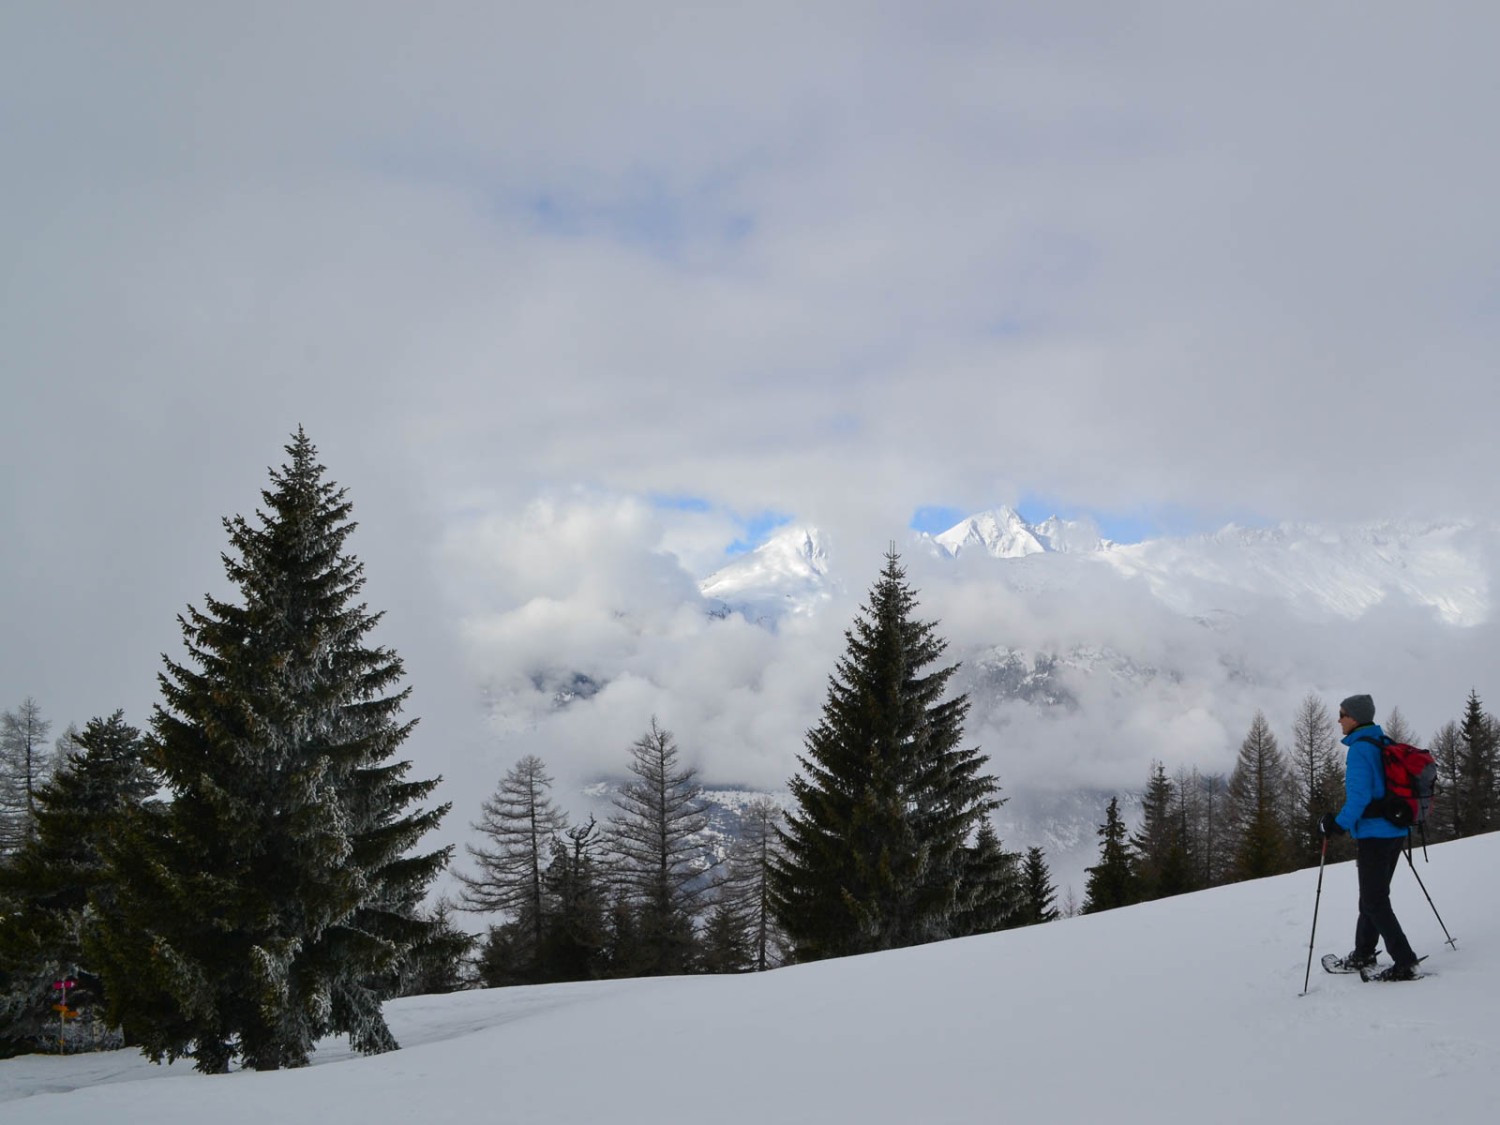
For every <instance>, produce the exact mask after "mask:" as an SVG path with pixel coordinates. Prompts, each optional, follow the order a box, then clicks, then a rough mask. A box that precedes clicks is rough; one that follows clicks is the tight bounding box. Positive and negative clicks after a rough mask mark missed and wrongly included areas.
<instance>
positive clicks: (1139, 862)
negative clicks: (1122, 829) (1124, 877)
mask: <svg viewBox="0 0 1500 1125" xmlns="http://www.w3.org/2000/svg"><path fill="white" fill-rule="evenodd" d="M1177 809H1178V801H1177V792H1176V786H1175V785H1174V784H1173V782H1172V779H1171V778H1169V777H1167V768H1166V766H1165V765H1163V764H1162V763H1161V762H1152V763H1151V776H1150V778H1149V780H1148V781H1147V783H1146V792H1145V793H1144V794H1143V795H1142V799H1141V827H1140V830H1139V831H1138V832H1137V833H1136V834H1135V835H1134V836H1133V837H1131V841H1130V843H1131V856H1132V860H1133V863H1134V870H1135V875H1136V894H1137V895H1138V896H1139V897H1140V899H1141V901H1149V900H1150V899H1155V898H1167V897H1170V896H1171V895H1180V894H1183V893H1184V892H1186V891H1190V890H1192V889H1193V888H1194V885H1195V882H1196V880H1195V879H1194V878H1193V871H1192V863H1191V859H1190V846H1189V843H1188V836H1187V832H1186V826H1185V824H1184V823H1183V820H1182V818H1181V817H1180V816H1178V815H1176V814H1177Z"/></svg>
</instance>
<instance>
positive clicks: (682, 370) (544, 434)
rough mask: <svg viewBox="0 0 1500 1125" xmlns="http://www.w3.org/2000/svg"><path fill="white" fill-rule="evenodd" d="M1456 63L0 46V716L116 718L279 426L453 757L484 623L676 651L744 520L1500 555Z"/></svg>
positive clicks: (822, 26)
mask: <svg viewBox="0 0 1500 1125" xmlns="http://www.w3.org/2000/svg"><path fill="white" fill-rule="evenodd" d="M1497 42H1500V8H1497V7H1496V6H1494V5H1492V4H1484V3H1478V2H1468V3H1441V2H1439V3H1429V4H1424V5H1422V6H1421V7H1420V10H1418V9H1417V8H1416V7H1414V6H1412V5H1410V4H1407V3H1383V2H1382V3H1377V2H1371V3H1362V4H1345V3H1340V4H1331V3H1316V2H1307V0H1299V2H1297V3H1279V4H1201V3H1187V2H1182V3H1172V4H1158V3H1119V2H1116V0H1109V2H1098V3H1079V4H1048V5H1040V4H1029V3H1028V4H1009V3H993V2H991V3H974V4H952V3H942V2H927V3H922V4H916V3H905V4H897V3H818V2H813V3H809V2H807V0H799V2H797V3H779V2H774V0H769V2H762V3H756V4H716V3H706V4H705V3H695V4H678V3H670V4H669V3H660V2H658V3H652V2H645V3H632V4H626V3H551V4H540V3H537V4H529V3H527V4H523V3H505V2H496V3H464V4H456V3H441V2H431V0H429V2H427V3H423V4H420V5H419V4H411V3H400V4H394V3H375V2H359V3H348V4H328V3H315V2H306V0H299V2H298V3H296V4H291V3H285V4H283V3H263V4H244V3H236V4H228V3H205V2H203V0H193V2H191V3H187V2H184V3H148V2H138V3H131V4H116V3H104V2H100V3H95V4H71V3H63V2H59V0H45V2H42V0H35V2H32V0H13V2H11V3H7V4H5V5H4V6H3V8H0V161H3V166H4V175H3V176H0V342H3V350H0V394H3V397H0V402H3V413H4V420H5V438H4V440H3V442H0V481H3V488H0V520H3V525H4V527H5V529H6V534H5V536H4V539H5V547H4V548H3V550H0V633H3V642H0V643H3V651H0V696H3V700H4V702H5V704H6V705H7V706H13V705H14V703H15V702H18V701H19V700H20V698H22V697H23V696H26V695H31V696H34V697H36V698H37V700H38V702H39V703H40V704H41V705H42V707H43V710H44V711H45V712H46V713H47V714H48V715H49V716H51V717H52V718H53V719H54V720H55V721H56V722H57V724H58V727H59V729H60V728H61V726H62V725H65V724H66V723H67V722H70V721H77V722H82V721H84V720H86V719H87V718H88V717H89V716H91V715H94V714H101V713H108V712H109V711H111V710H113V709H114V708H115V707H124V708H126V710H127V714H128V717H130V718H131V719H132V720H133V721H135V722H137V723H139V724H142V725H144V724H145V722H146V720H147V718H148V715H149V707H150V703H151V702H152V700H153V698H154V692H155V679H154V677H155V674H156V671H157V669H158V667H159V655H160V654H161V653H163V652H169V653H171V654H172V655H174V656H177V655H179V654H180V642H179V639H178V635H177V631H176V625H175V615H176V614H177V613H179V612H181V611H182V610H183V608H184V607H185V606H186V605H187V604H189V603H190V602H191V603H194V604H201V599H202V596H203V594H204V592H205V591H208V590H215V589H218V588H219V584H220V583H221V581H222V572H221V569H220V565H219V558H218V555H219V551H220V550H221V549H223V547H224V545H225V540H224V535H223V531H222V529H221V527H220V525H219V520H220V519H221V518H222V517H224V516H227V515H232V514H234V513H237V512H243V513H248V512H249V511H250V510H251V509H252V508H253V507H254V505H255V504H256V503H257V500H258V490H259V489H260V488H261V487H262V486H263V485H264V483H265V470H266V468H267V466H270V465H273V464H279V463H280V461H281V459H282V456H283V454H282V446H283V445H284V444H285V442H286V440H287V438H288V435H289V434H290V433H291V431H292V430H294V429H295V427H296V426H298V425H299V424H301V425H304V426H305V427H306V428H307V431H308V433H309V436H310V437H311V438H312V439H313V441H314V442H315V443H316V444H317V446H318V447H319V450H320V452H321V454H322V458H323V461H324V462H325V464H327V465H328V467H329V471H330V475H331V476H332V477H333V478H334V479H335V480H337V481H339V482H340V483H341V484H343V485H345V486H347V487H348V488H349V490H350V493H351V497H352V499H353V501H354V503H355V507H356V516H357V518H358V519H359V520H360V521H361V528H360V531H359V532H358V533H357V535H356V537H355V538H354V539H353V540H352V541H351V544H350V546H351V548H352V549H353V550H354V552H355V553H356V554H357V555H359V557H360V558H361V559H363V560H364V561H365V563H366V566H367V570H368V574H369V586H368V589H367V593H368V596H369V600H370V603H371V605H372V607H374V608H380V609H385V610H387V611H388V616H387V620H386V624H385V626H384V628H385V630H387V632H386V635H385V636H384V637H383V638H382V639H384V640H386V641H387V642H388V643H392V644H394V645H395V646H396V647H397V648H398V650H399V651H401V652H402V654H403V655H404V656H406V658H407V664H408V670H409V672H410V674H411V680H412V683H413V685H414V687H415V688H416V695H415V697H414V705H415V707H416V709H417V710H418V711H419V712H420V713H422V714H423V715H424V716H426V717H427V722H428V724H429V725H428V729H429V730H430V731H433V732H434V734H432V735H429V738H430V739H431V738H435V737H438V735H437V732H444V733H443V734H442V737H443V738H451V739H453V740H455V741H456V742H462V741H463V739H464V738H466V737H468V736H467V735H465V734H462V733H459V732H460V731H461V730H462V729H466V728H465V727H464V724H462V723H458V722H456V721H454V722H452V723H447V722H446V721H445V720H446V717H449V716H453V715H455V714H457V713H459V711H461V710H462V709H463V708H465V707H468V706H471V705H472V695H473V690H472V684H473V682H474V679H475V668H474V666H473V661H474V656H473V654H474V652H475V651H476V643H477V644H478V646H479V647H480V648H482V647H483V641H482V639H481V640H480V641H478V642H476V625H475V618H476V613H475V607H476V605H478V606H481V607H488V608H489V609H492V610H493V611H494V612H496V613H501V614H503V613H505V612H506V611H508V610H514V609H516V608H517V607H524V606H535V605H543V604H546V599H547V598H552V599H553V600H554V601H557V602H566V601H567V600H568V599H569V598H573V597H575V596H577V595H578V594H579V592H580V591H581V590H582V591H586V592H587V593H588V596H589V597H590V598H591V599H592V602H591V604H599V605H603V604H606V603H608V601H609V597H608V596H606V595H610V596H613V594H614V593H618V595H619V596H620V597H626V598H634V599H641V598H645V599H648V600H649V599H650V598H652V597H655V596H657V595H653V594H650V593H642V592H641V587H640V582H637V581H636V579H640V580H641V581H647V580H649V581H654V582H657V583H658V585H657V586H656V587H654V588H655V589H657V591H658V594H659V595H660V596H661V597H663V598H666V599H667V601H666V602H664V603H663V604H670V603H671V598H672V597H675V596H677V595H672V594H670V590H671V589H674V588H677V589H678V591H679V594H680V593H681V588H682V587H684V584H685V583H686V584H688V586H689V587H690V583H691V579H693V578H696V577H701V576H702V575H704V574H706V573H707V572H709V571H711V570H712V569H713V568H714V566H715V565H716V564H717V563H718V562H720V561H722V559H723V557H724V553H725V551H726V550H727V549H728V548H729V547H730V545H731V544H734V543H741V544H744V543H746V542H753V541H754V539H755V537H756V536H757V534H760V533H763V531H764V529H765V527H766V526H767V525H768V524H770V523H772V522H774V521H775V520H776V519H779V518H783V517H786V518H793V519H797V520H800V521H807V522H810V523H814V524H817V525H819V526H822V527H824V528H826V529H828V530H829V531H830V532H831V533H832V534H833V535H834V536H835V541H836V542H839V543H842V544H843V545H844V548H845V550H846V552H847V555H846V557H848V558H864V557H865V555H866V554H869V553H871V552H878V549H879V547H880V546H881V545H883V544H884V543H885V542H886V541H888V540H889V539H890V538H892V537H893V536H894V535H896V534H899V533H901V532H902V531H903V530H904V529H905V528H906V527H908V525H909V524H910V523H911V522H912V520H913V518H914V517H915V516H916V514H917V513H918V512H919V511H920V510H922V509H926V508H939V509H947V510H951V511H954V512H968V511H974V510H979V509H982V508H986V507H989V506H992V505H994V504H996V503H1020V504H1023V505H1026V506H1027V507H1028V510H1031V511H1033V512H1034V513H1040V514H1045V511H1044V510H1043V509H1049V508H1057V509H1059V510H1062V511H1064V512H1068V513H1092V514H1093V515H1094V516H1096V517H1097V518H1098V519H1099V520H1100V521H1101V522H1102V523H1103V525H1104V526H1105V528H1106V530H1111V529H1114V530H1116V532H1117V533H1119V534H1126V535H1129V534H1149V533H1151V532H1153V531H1159V530H1184V529H1202V528H1211V527H1214V526H1217V525H1219V524H1221V523H1223V522H1225V521H1227V520H1230V519H1237V520H1241V521H1246V520H1248V521H1267V522H1274V521H1279V520H1284V519H1314V520H1333V519H1348V520H1361V519H1369V518H1377V517H1386V516H1404V515H1409V514H1413V513H1421V514H1424V515H1425V514H1443V515H1455V516H1462V517H1469V518H1475V519H1479V520H1485V521H1491V520H1494V519H1495V518H1496V517H1497V516H1500V495H1497V493H1496V490H1495V486H1494V480H1495V467H1494V458H1495V448H1494V441H1493V428H1494V425H1495V419H1496V417H1497V416H1500V380H1497V379H1496V377H1495V375H1496V372H1497V370H1500V364H1497V359H1500V268H1497V262H1500V253H1497V252H1500V245H1497V244H1500V220H1497V218H1496V205H1495V200H1496V199H1497V198H1500V182H1497V178H1500V177H1497V171H1500V146H1497V145H1496V144H1495V143H1494V140H1495V122H1496V121H1497V120H1500V77H1497V75H1500V71H1497V69H1496V66H1495V63H1494V47H1495V44H1496V43H1497ZM504 529H511V530H513V531H514V532H515V533H516V534H518V535H523V536H524V535H525V534H526V533H527V532H528V531H530V532H537V531H538V529H541V530H542V531H544V532H545V534H540V535H537V536H535V537H533V538H529V539H523V540H522V541H521V542H519V543H511V544H508V545H507V544H504V543H498V544H497V543H496V542H494V539H495V537H496V536H497V535H498V534H500V532H502V531H504ZM528 544H529V546H528ZM663 551H667V552H671V555H670V556H664V555H663V554H662V552H663ZM862 552H863V553H862ZM560 555H561V556H562V557H563V559H564V561H562V562H559V557H560ZM668 557H670V558H672V559H673V560H674V565H665V564H664V563H663V562H662V560H663V559H664V558H668ZM496 560H498V561H496ZM877 561H878V560H875V559H873V558H872V559H871V561H870V565H869V566H867V567H865V568H864V570H860V569H859V568H858V567H857V566H856V567H854V568H853V571H854V573H855V575H856V584H857V585H858V586H859V587H861V588H862V587H863V586H864V585H865V583H866V580H867V577H868V576H869V575H872V574H873V572H874V570H875V569H876V565H877ZM491 562H496V566H497V568H498V569H497V570H496V572H495V573H494V574H492V573H491V572H490V571H489V570H488V569H487V564H489V563H491ZM560 573H562V574H567V575H576V576H577V577H576V579H562V578H559V577H558V575H559V574H560ZM648 584H649V583H648ZM662 590H667V591H668V593H661V591H662ZM548 591H550V593H549V592H548ZM684 596H686V595H684ZM538 599H540V600H538ZM490 603H496V604H490ZM478 616H480V617H483V614H479V615H478ZM533 616H535V615H533ZM528 620H531V618H528ZM515 627H518V626H517V619H515V617H514V615H512V617H511V618H510V624H509V625H508V626H507V628H515ZM840 627H841V626H840ZM535 628H536V630H537V632H538V633H539V634H540V635H541V636H544V637H553V638H555V637H556V636H557V635H558V630H557V629H556V628H552V627H549V626H548V625H547V624H546V622H545V621H544V620H541V621H538V622H535ZM479 631H480V632H481V633H482V632H483V628H482V624H481V626H480V627H479ZM501 634H502V637H503V636H504V635H506V634H505V632H504V630H503V629H502V630H501ZM664 635H667V636H670V635H671V630H670V629H669V628H668V629H667V630H666V633H665V634H664ZM833 637H834V639H835V640H836V637H837V634H836V632H835V633H834V634H833ZM491 639H493V638H491ZM599 641H600V638H599V637H596V636H592V635H589V636H585V637H582V638H580V639H579V640H578V645H579V649H580V650H581V649H582V648H584V647H587V645H589V644H593V643H596V642H599ZM747 643H749V642H747ZM754 643H755V644H759V643H761V642H759V641H756V642H754ZM752 647H753V646H752ZM824 647H825V648H826V647H827V645H825V646H824ZM819 651H821V650H819ZM736 659H743V660H746V661H747V662H748V663H747V664H746V667H749V666H750V665H751V664H753V659H752V657H751V656H748V655H741V656H737V657H736ZM768 659H769V658H768ZM760 666H762V667H764V666H766V664H765V661H762V664H761V665H760ZM733 674H735V673H734V671H733V670H732V669H730V670H726V671H725V672H724V675H725V676H732V675H733ZM747 674H748V673H747ZM822 675H823V673H822V672H821V671H820V672H819V673H818V675H817V677H816V678H815V679H814V681H813V682H812V684H811V687H810V688H809V689H807V690H806V691H805V692H804V693H803V694H806V695H808V697H809V699H810V701H811V703H812V704H815V703H816V700H817V697H818V695H819V694H820V692H821V687H822ZM648 702H650V701H649V700H647V701H643V703H648ZM666 718H667V721H668V722H669V725H670V717H666ZM801 718H802V716H800V715H798V716H796V717H795V718H793V719H786V720H785V725H786V726H787V727H788V728H796V727H798V725H799V723H800V722H801ZM634 733H635V732H634V731H630V732H626V734H625V735H624V736H623V737H622V738H621V739H619V740H618V741H620V743H621V744H622V745H623V744H624V743H628V741H629V739H630V738H631V737H633V736H634ZM795 735H796V731H795V729H792V730H791V734H790V737H793V738H795ZM787 736H788V735H787V732H785V731H782V732H778V734H777V737H778V738H780V737H787ZM599 737H600V738H602V739H608V738H609V737H610V735H609V734H608V733H606V732H600V734H599ZM748 738H749V736H748V735H747V739H748ZM751 741H753V739H751ZM424 753H427V754H429V755H432V756H433V760H434V761H438V762H441V761H442V754H441V753H440V752H439V751H438V750H437V749H435V748H434V747H433V746H431V745H430V744H429V746H428V747H427V749H426V750H425V751H424ZM455 753H456V751H455ZM460 815H462V816H465V817H471V816H472V815H473V813H472V811H470V812H465V813H461V814H460Z"/></svg>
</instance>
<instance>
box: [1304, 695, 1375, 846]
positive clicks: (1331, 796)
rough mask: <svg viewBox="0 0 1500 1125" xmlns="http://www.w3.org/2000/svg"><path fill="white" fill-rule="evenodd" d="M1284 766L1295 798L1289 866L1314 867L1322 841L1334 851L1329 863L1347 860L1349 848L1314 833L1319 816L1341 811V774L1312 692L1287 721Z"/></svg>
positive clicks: (1334, 742)
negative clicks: (1287, 750)
mask: <svg viewBox="0 0 1500 1125" xmlns="http://www.w3.org/2000/svg"><path fill="white" fill-rule="evenodd" d="M1393 714H1399V712H1393ZM1387 733H1389V732H1387ZM1398 741H1403V740H1398ZM1290 766H1291V771H1292V776H1293V777H1294V779H1295V785H1296V793H1297V800H1296V805H1295V819H1294V820H1293V822H1292V824H1291V825H1290V828H1291V838H1290V846H1291V849H1292V860H1293V862H1294V863H1295V865H1297V866H1310V865H1312V864H1315V863H1317V862H1319V860H1320V859H1321V858H1322V854H1323V847H1324V843H1325V841H1326V842H1327V843H1329V844H1330V845H1336V846H1338V847H1339V849H1340V850H1339V851H1338V852H1337V853H1335V854H1330V856H1329V858H1330V859H1343V858H1347V857H1346V855H1345V854H1344V851H1343V849H1344V848H1347V847H1349V845H1348V844H1347V843H1344V842H1343V841H1342V839H1341V838H1340V837H1334V838H1333V839H1331V840H1330V839H1328V838H1327V837H1325V836H1324V835H1323V833H1322V832H1321V831H1319V829H1318V821H1319V819H1320V818H1321V817H1322V816H1323V814H1324V813H1326V812H1337V811H1338V810H1339V809H1341V808H1343V805H1344V769H1343V762H1342V760H1341V757H1340V754H1339V750H1338V728H1336V727H1335V726H1334V724H1333V719H1332V717H1331V716H1330V715H1329V713H1328V708H1327V706H1326V705H1324V703H1323V701H1322V700H1321V699H1319V698H1318V696H1317V695H1316V694H1315V693H1312V692H1309V693H1308V694H1307V695H1306V696H1304V697H1303V700H1302V702H1301V704H1299V705H1298V707H1297V714H1296V716H1295V718H1293V720H1292V753H1291V762H1290ZM1332 851H1333V848H1332V847H1330V852H1332Z"/></svg>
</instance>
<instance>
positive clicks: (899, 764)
mask: <svg viewBox="0 0 1500 1125" xmlns="http://www.w3.org/2000/svg"><path fill="white" fill-rule="evenodd" d="M916 606H917V601H916V596H915V594H914V593H913V591H912V589H911V588H910V587H909V586H908V585H907V583H906V575H905V572H904V571H903V569H902V568H901V566H900V561H899V557H898V556H897V554H896V552H895V550H894V549H892V550H891V551H890V553H889V554H888V555H887V556H886V565H885V568H884V570H883V571H882V573H881V575H880V577H879V578H878V580H877V581H876V582H875V584H874V586H873V587H872V589H871V591H870V595H869V599H868V601H867V603H866V604H865V606H864V607H862V609H861V611H860V614H859V616H858V617H857V618H856V619H855V622H854V624H853V627H852V628H850V629H849V630H848V631H846V632H845V634H844V636H845V641H846V646H847V647H846V651H845V654H844V656H843V657H842V658H840V660H839V661H838V664H837V665H836V670H835V672H834V674H833V675H832V676H831V677H830V678H829V684H828V696H827V700H826V702H825V703H824V706H823V713H822V719H821V721H820V722H819V723H818V725H817V726H816V727H814V728H813V729H812V730H811V731H809V732H808V734H807V737H806V740H805V743H804V747H805V751H806V752H805V753H804V754H803V755H802V756H801V757H800V758H799V762H800V764H801V767H802V772H801V773H800V774H799V775H797V776H795V777H793V778H792V779H791V782H790V788H791V792H792V796H793V799H794V802H795V808H794V809H792V810H791V811H790V812H789V814H788V816H787V818H786V825H785V828H784V829H780V830H778V831H779V832H780V835H781V839H782V843H783V847H784V853H783V854H782V855H780V856H778V857H777V858H776V860H775V861H774V864H773V868H772V898H773V903H774V905H775V908H776V913H777V915H778V917H779V918H780V920H781V923H782V926H783V927H784V929H785V931H786V932H787V934H788V936H789V937H790V938H791V940H792V942H793V943H794V946H795V951H796V955H797V957H798V958H799V959H802V960H809V959H815V958H821V957H834V956H842V955H846V954H851V953H862V952H868V951H873V950H879V949H889V948H894V947H897V946H904V945H912V944H916V943H919V942H926V941H932V940H934V939H937V938H942V937H947V936H951V934H952V932H953V925H954V920H955V912H956V911H957V910H958V909H960V907H963V906H965V905H967V906H968V907H969V908H973V907H975V906H976V905H978V904H976V903H975V902H974V901H973V900H972V898H970V899H967V900H966V887H965V884H966V881H967V880H969V879H970V878H972V877H974V876H975V875H976V874H977V873H978V872H977V871H976V869H975V867H974V865H972V864H970V863H969V862H968V856H967V853H966V850H965V849H966V845H967V844H968V841H969V839H970V837H971V836H972V834H973V833H974V832H976V831H977V829H978V828H979V826H980V824H981V823H983V822H984V820H985V819H986V817H987V816H988V814H989V812H990V811H991V810H992V809H994V808H996V807H997V806H998V804H999V802H998V800H997V799H996V797H995V793H996V791H997V789H998V786H997V785H996V783H995V781H994V779H993V778H992V777H990V776H989V775H987V774H986V773H984V772H983V767H984V762H985V759H984V757H983V755H981V754H980V752H979V750H978V749H977V748H976V749H965V748H963V747H962V746H961V745H960V743H961V740H962V738H963V722H964V718H965V717H966V715H967V713H968V709H969V701H968V698H967V696H964V695H958V696H954V697H952V698H945V695H946V693H947V688H948V682H949V680H950V679H951V678H952V676H953V674H954V672H955V671H956V670H957V666H956V665H953V666H949V667H938V668H933V667H932V665H934V664H935V663H936V662H937V661H938V660H939V658H940V657H941V656H942V654H943V651H944V648H945V647H946V646H945V643H944V642H943V641H942V640H941V639H940V638H939V637H938V636H937V632H936V626H935V623H933V622H925V621H920V620H917V619H916V617H915V611H916Z"/></svg>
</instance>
